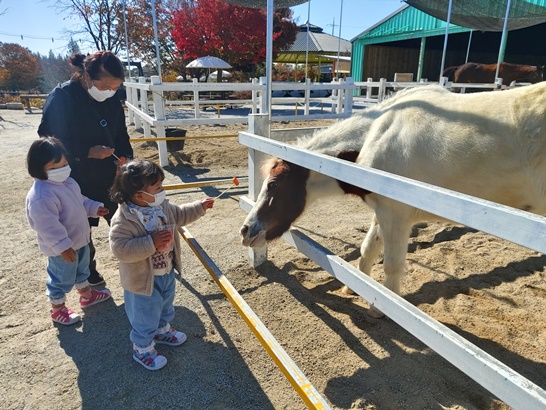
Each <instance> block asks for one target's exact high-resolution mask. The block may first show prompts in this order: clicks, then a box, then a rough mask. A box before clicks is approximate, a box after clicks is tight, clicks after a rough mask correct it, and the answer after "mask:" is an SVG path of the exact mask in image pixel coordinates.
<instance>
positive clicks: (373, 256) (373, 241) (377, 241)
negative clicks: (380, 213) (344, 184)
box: [341, 215, 383, 295]
mask: <svg viewBox="0 0 546 410" xmlns="http://www.w3.org/2000/svg"><path fill="white" fill-rule="evenodd" d="M382 250H383V236H382V235H381V227H380V226H379V223H378V222H377V218H376V217H375V215H374V217H373V219H372V223H371V225H370V229H369V230H368V233H367V234H366V237H365V238H364V241H363V242H362V246H361V247H360V260H359V261H358V269H360V271H362V272H363V273H365V274H366V275H369V274H370V272H371V271H372V267H373V265H374V263H375V262H376V261H377V258H378V257H379V254H380V253H381V251H382ZM341 292H343V293H345V294H347V295H352V294H354V292H353V291H352V290H351V289H350V288H349V287H348V286H343V288H342V289H341Z"/></svg>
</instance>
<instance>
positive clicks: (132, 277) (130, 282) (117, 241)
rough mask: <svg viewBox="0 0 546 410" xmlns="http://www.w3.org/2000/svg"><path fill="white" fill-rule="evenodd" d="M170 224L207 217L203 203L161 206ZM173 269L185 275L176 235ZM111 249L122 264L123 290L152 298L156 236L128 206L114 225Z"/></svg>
mask: <svg viewBox="0 0 546 410" xmlns="http://www.w3.org/2000/svg"><path fill="white" fill-rule="evenodd" d="M161 207H162V209H163V212H164V213H165V215H166V217H167V223H169V224H176V226H177V227H178V226H183V225H187V224H190V223H192V222H194V221H196V220H197V219H199V218H200V217H202V216H203V215H205V210H204V209H203V206H202V205H201V201H195V202H192V203H190V204H185V205H181V206H178V205H173V204H170V203H169V201H168V200H165V201H164V202H163V204H162V205H161ZM173 241H174V257H173V267H174V268H175V269H176V270H177V271H178V272H179V273H181V264H182V262H181V259H180V237H179V235H178V234H177V233H176V234H175V235H174V239H173ZM110 249H111V250H112V253H113V254H114V255H115V256H116V258H117V259H118V260H119V274H120V280H121V286H122V287H123V289H125V290H127V291H129V292H132V293H137V294H140V295H146V296H150V295H151V294H152V291H153V286H154V269H153V265H152V255H153V254H154V253H155V252H156V249H155V246H154V242H153V240H152V235H151V234H149V233H148V232H147V231H146V229H145V228H144V225H142V223H141V222H140V221H139V220H138V218H137V216H136V215H135V214H133V213H132V212H131V211H130V210H129V207H128V206H127V204H121V205H120V206H119V208H118V210H117V211H116V213H115V214H114V216H113V218H112V221H111V223H110Z"/></svg>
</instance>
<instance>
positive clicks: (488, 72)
mask: <svg viewBox="0 0 546 410" xmlns="http://www.w3.org/2000/svg"><path fill="white" fill-rule="evenodd" d="M452 68H454V67H448V68H446V70H444V72H445V71H447V70H450V69H452ZM496 71H497V64H480V63H466V64H463V65H461V66H459V67H458V68H457V69H456V70H455V72H454V73H453V82H455V83H493V82H494V81H495V73H496ZM543 75H544V66H536V65H523V64H511V63H501V64H500V69H499V77H500V78H502V83H503V84H504V85H510V84H511V83H512V82H514V81H516V82H529V83H532V84H535V83H538V82H540V81H542V80H543ZM446 77H449V75H446Z"/></svg>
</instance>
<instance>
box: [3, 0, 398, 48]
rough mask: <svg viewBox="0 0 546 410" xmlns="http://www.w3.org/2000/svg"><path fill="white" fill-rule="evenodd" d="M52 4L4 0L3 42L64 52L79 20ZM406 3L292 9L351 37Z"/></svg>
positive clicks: (352, 1)
mask: <svg viewBox="0 0 546 410" xmlns="http://www.w3.org/2000/svg"><path fill="white" fill-rule="evenodd" d="M342 1H343V14H341V3H342ZM51 4H52V2H51V1H49V2H45V1H43V0H0V12H1V11H2V10H6V12H5V13H4V14H3V15H0V42H3V43H17V44H20V45H22V46H24V47H27V48H28V49H29V50H30V51H32V52H35V53H37V52H39V53H40V54H43V55H47V54H49V50H53V52H54V53H55V54H58V53H61V54H64V53H65V52H66V44H67V42H68V39H67V38H66V34H65V33H63V30H64V29H65V28H70V27H72V28H74V26H75V24H76V23H77V21H76V20H74V19H73V18H71V17H70V16H68V15H65V16H59V15H57V13H56V11H55V9H54V8H52V6H51ZM309 4H310V6H309ZM403 5H404V3H403V2H401V0H311V2H310V3H304V4H301V5H299V6H295V7H292V9H293V10H294V17H295V18H297V20H298V24H305V22H306V21H307V16H308V11H309V10H310V22H311V24H314V25H316V26H320V27H322V28H323V29H324V32H326V33H330V34H332V29H333V32H334V35H335V36H338V35H339V23H340V19H341V37H342V38H344V39H347V40H351V39H352V38H353V37H355V36H357V35H358V34H360V33H361V32H362V31H364V30H366V29H367V28H368V27H370V26H372V25H374V24H375V23H377V22H378V21H380V20H381V19H383V18H385V17H386V16H388V15H389V14H391V13H392V12H394V11H396V10H398V9H399V8H400V7H402V6H403ZM21 36H22V38H21ZM52 38H53V41H52V40H51V39H52ZM82 51H93V50H82Z"/></svg>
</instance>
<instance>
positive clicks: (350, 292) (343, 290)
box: [341, 286, 355, 295]
mask: <svg viewBox="0 0 546 410" xmlns="http://www.w3.org/2000/svg"><path fill="white" fill-rule="evenodd" d="M341 293H343V294H344V295H354V294H355V293H354V292H353V290H352V289H351V288H349V287H348V286H343V287H342V288H341Z"/></svg>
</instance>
